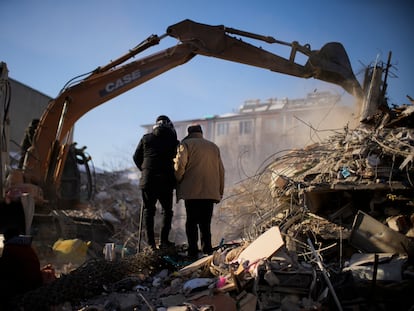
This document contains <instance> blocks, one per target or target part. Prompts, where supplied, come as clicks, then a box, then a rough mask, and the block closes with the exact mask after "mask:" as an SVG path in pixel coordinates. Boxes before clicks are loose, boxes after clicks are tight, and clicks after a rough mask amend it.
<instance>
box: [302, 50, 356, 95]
mask: <svg viewBox="0 0 414 311" xmlns="http://www.w3.org/2000/svg"><path fill="white" fill-rule="evenodd" d="M305 68H306V70H307V71H308V70H309V71H310V72H312V76H313V77H314V78H316V79H319V80H322V81H326V82H330V83H334V84H338V85H340V86H342V87H343V88H344V89H345V90H346V91H347V92H349V93H350V94H353V95H354V96H356V97H357V98H362V96H363V92H362V88H361V85H360V84H359V82H358V80H357V79H356V77H355V75H354V73H353V71H352V67H351V63H350V61H349V58H348V54H347V53H346V51H345V48H344V47H343V45H342V44H341V43H339V42H330V43H327V44H325V45H324V46H323V47H322V48H321V49H320V50H318V51H313V52H312V55H311V56H310V57H309V59H308V61H307V63H306V64H305Z"/></svg>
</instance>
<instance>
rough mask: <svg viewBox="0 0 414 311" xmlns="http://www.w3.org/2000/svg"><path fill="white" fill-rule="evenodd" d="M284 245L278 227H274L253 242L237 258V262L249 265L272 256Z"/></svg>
mask: <svg viewBox="0 0 414 311" xmlns="http://www.w3.org/2000/svg"><path fill="white" fill-rule="evenodd" d="M283 244H284V242H283V238H282V235H281V234H280V230H279V227H278V226H274V227H272V228H270V229H269V230H267V231H266V232H265V233H263V234H262V235H261V236H259V237H258V238H257V239H256V240H254V241H253V242H252V243H251V244H250V245H249V246H247V247H246V248H245V249H244V250H243V251H242V252H241V253H240V255H239V256H238V259H239V260H242V261H247V260H248V261H249V263H250V264H252V263H255V262H257V261H259V260H261V259H267V258H269V257H270V256H272V255H273V254H274V253H275V252H276V251H277V250H278V249H279V248H280V247H282V246H283Z"/></svg>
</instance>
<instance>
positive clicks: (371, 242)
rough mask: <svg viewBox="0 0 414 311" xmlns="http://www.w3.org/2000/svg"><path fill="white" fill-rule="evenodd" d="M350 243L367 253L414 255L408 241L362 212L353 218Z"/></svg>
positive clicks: (412, 245) (411, 243)
mask: <svg viewBox="0 0 414 311" xmlns="http://www.w3.org/2000/svg"><path fill="white" fill-rule="evenodd" d="M350 243H351V245H353V246H354V247H356V248H358V249H360V250H362V251H364V252H367V253H399V254H409V255H412V254H414V244H413V242H412V241H411V240H410V239H408V238H407V237H406V236H405V235H403V234H401V233H398V232H396V231H394V230H392V229H391V228H389V227H387V226H385V225H384V224H382V223H381V222H379V221H377V220H376V219H374V218H373V217H371V216H369V215H368V214H366V213H364V212H362V211H358V213H357V215H356V216H355V219H354V223H353V226H352V232H351V236H350Z"/></svg>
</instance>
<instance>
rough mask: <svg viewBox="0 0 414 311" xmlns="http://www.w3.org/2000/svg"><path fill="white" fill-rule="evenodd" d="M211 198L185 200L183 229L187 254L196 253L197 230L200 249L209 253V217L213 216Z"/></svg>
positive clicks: (211, 249)
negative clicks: (185, 218) (185, 217)
mask: <svg viewBox="0 0 414 311" xmlns="http://www.w3.org/2000/svg"><path fill="white" fill-rule="evenodd" d="M213 206H214V201H213V200H206V199H200V200H185V210H186V213H187V220H186V224H185V230H186V234H187V240H188V255H189V256H196V255H197V254H198V230H200V240H201V249H202V251H203V253H205V254H211V253H212V252H213V248H212V246H211V218H212V216H213Z"/></svg>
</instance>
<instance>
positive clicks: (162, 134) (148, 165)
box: [133, 126, 179, 189]
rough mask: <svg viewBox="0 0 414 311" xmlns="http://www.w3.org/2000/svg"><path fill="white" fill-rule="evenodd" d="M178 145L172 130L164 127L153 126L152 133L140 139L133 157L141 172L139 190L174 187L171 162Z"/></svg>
mask: <svg viewBox="0 0 414 311" xmlns="http://www.w3.org/2000/svg"><path fill="white" fill-rule="evenodd" d="M178 143H179V141H178V140H177V134H176V132H175V130H174V128H171V127H166V126H155V127H154V129H153V131H152V133H148V134H145V135H144V136H143V137H142V138H141V140H140V142H139V143H138V146H137V148H136V150H135V153H134V156H133V160H134V162H135V164H136V166H137V167H138V169H139V170H140V171H141V180H140V188H141V189H148V188H151V187H168V188H171V189H173V188H174V187H175V183H176V182H175V176H174V162H173V160H174V157H175V155H176V153H177V146H178Z"/></svg>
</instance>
